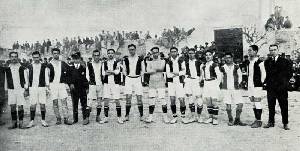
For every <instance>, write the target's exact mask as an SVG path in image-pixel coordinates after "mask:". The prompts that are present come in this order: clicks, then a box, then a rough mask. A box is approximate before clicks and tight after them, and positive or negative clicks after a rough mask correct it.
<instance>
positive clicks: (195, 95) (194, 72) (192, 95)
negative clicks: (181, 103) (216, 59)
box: [184, 48, 203, 123]
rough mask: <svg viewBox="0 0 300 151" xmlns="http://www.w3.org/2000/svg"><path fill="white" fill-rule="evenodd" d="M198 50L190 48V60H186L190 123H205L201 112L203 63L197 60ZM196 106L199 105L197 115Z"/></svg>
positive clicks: (187, 100)
mask: <svg viewBox="0 0 300 151" xmlns="http://www.w3.org/2000/svg"><path fill="white" fill-rule="evenodd" d="M195 53H196V50H195V49H194V48H190V49H189V50H188V56H189V58H188V59H186V60H185V68H186V78H185V84H184V89H185V94H186V102H188V103H189V108H190V111H191V117H190V119H189V122H195V121H198V122H199V123H203V118H202V117H201V112H202V109H203V100H202V90H201V88H200V82H201V80H202V74H201V69H200V65H201V62H200V61H198V60H197V59H196V58H195ZM195 104H197V115H198V116H196V113H195V110H196V109H195Z"/></svg>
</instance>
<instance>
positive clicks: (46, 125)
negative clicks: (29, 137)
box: [41, 120, 49, 127]
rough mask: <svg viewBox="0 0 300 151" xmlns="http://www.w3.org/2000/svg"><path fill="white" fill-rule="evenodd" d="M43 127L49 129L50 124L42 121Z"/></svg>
mask: <svg viewBox="0 0 300 151" xmlns="http://www.w3.org/2000/svg"><path fill="white" fill-rule="evenodd" d="M41 123H42V126H44V127H49V125H48V123H47V122H46V121H45V120H41Z"/></svg>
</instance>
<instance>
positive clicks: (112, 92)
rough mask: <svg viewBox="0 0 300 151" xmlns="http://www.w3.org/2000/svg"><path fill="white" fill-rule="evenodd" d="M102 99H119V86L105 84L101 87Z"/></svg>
mask: <svg viewBox="0 0 300 151" xmlns="http://www.w3.org/2000/svg"><path fill="white" fill-rule="evenodd" d="M103 98H105V99H120V86H119V85H118V84H107V83H105V84H104V86H103Z"/></svg>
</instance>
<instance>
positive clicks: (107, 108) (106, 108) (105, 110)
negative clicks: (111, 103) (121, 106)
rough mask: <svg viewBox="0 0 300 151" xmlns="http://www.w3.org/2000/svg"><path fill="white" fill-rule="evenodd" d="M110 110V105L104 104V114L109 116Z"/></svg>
mask: <svg viewBox="0 0 300 151" xmlns="http://www.w3.org/2000/svg"><path fill="white" fill-rule="evenodd" d="M108 111H109V107H108V106H104V116H105V117H108Z"/></svg>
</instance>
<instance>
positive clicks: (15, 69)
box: [9, 63, 28, 90]
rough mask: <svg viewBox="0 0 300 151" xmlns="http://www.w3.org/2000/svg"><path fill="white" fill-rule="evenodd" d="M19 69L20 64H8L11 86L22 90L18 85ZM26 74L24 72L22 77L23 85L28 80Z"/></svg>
mask: <svg viewBox="0 0 300 151" xmlns="http://www.w3.org/2000/svg"><path fill="white" fill-rule="evenodd" d="M20 67H21V64H20V63H17V64H10V65H9V68H10V70H11V75H12V80H13V86H14V89H15V90H16V89H22V86H21V84H20V72H19V69H20ZM26 73H27V72H26V71H24V76H25V83H26V84H27V81H26V80H27V78H28V73H27V74H26ZM25 88H27V87H26V86H25Z"/></svg>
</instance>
